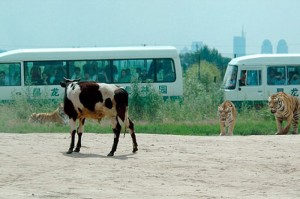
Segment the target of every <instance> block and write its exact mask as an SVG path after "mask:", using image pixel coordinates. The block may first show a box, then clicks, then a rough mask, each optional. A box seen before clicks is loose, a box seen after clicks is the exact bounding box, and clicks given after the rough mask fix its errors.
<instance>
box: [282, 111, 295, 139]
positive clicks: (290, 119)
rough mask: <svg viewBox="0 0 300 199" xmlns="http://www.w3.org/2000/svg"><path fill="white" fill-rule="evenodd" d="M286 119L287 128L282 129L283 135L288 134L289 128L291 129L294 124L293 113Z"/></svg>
mask: <svg viewBox="0 0 300 199" xmlns="http://www.w3.org/2000/svg"><path fill="white" fill-rule="evenodd" d="M286 120H287V121H286V126H285V128H284V129H283V131H282V134H283V135H286V134H288V133H289V130H290V128H291V125H292V120H293V117H292V115H290V116H289V117H288V118H287V119H286Z"/></svg>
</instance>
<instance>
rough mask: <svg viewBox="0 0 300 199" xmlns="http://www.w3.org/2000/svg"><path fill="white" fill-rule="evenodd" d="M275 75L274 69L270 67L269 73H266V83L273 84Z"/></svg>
mask: <svg viewBox="0 0 300 199" xmlns="http://www.w3.org/2000/svg"><path fill="white" fill-rule="evenodd" d="M275 76H276V71H275V70H274V69H272V68H270V70H269V75H268V84H269V85H274V83H275Z"/></svg>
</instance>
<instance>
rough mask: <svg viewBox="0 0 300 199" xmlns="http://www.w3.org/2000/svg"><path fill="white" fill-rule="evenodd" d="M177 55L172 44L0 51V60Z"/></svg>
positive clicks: (136, 57) (134, 57) (135, 57)
mask: <svg viewBox="0 0 300 199" xmlns="http://www.w3.org/2000/svg"><path fill="white" fill-rule="evenodd" d="M165 57H170V58H171V57H178V52H177V49H176V48H175V47H172V46H138V47H90V48H38V49H18V50H11V51H6V52H3V53H0V62H14V61H47V60H57V61H59V60H87V59H90V60H93V59H127V58H133V59H138V58H165Z"/></svg>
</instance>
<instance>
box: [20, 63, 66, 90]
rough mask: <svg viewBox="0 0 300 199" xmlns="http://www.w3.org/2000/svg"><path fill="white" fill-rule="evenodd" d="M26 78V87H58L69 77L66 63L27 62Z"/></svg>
mask: <svg viewBox="0 0 300 199" xmlns="http://www.w3.org/2000/svg"><path fill="white" fill-rule="evenodd" d="M24 76H25V77H24V79H25V85H58V84H59V83H60V82H61V81H62V80H63V78H64V77H67V73H66V62H62V61H36V62H25V67H24Z"/></svg>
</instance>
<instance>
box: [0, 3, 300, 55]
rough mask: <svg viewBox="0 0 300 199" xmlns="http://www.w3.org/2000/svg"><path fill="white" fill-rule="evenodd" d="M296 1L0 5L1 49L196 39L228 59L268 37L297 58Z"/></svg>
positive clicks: (178, 43)
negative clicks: (240, 40)
mask: <svg viewBox="0 0 300 199" xmlns="http://www.w3.org/2000/svg"><path fill="white" fill-rule="evenodd" d="M299 8H300V1H299V0H0V49H4V50H12V49H20V48H48V47H51V48H52V47H54V48H56V47H94V46H97V47H102V46H105V47H106V46H138V45H144V44H146V45H171V46H175V47H176V48H177V49H178V50H179V51H180V50H182V49H183V48H185V47H187V48H190V46H191V43H192V42H193V41H201V42H203V43H204V44H206V45H207V46H208V47H209V48H215V49H217V50H218V51H219V52H220V53H221V54H222V55H223V56H226V57H233V37H234V36H241V34H242V30H244V32H245V37H246V54H255V53H260V51H261V45H262V42H263V40H265V39H269V40H270V41H271V43H272V45H273V52H276V47H277V43H278V41H279V40H280V39H284V40H285V41H286V43H287V45H288V48H289V53H300V26H299V19H300V12H299Z"/></svg>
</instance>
